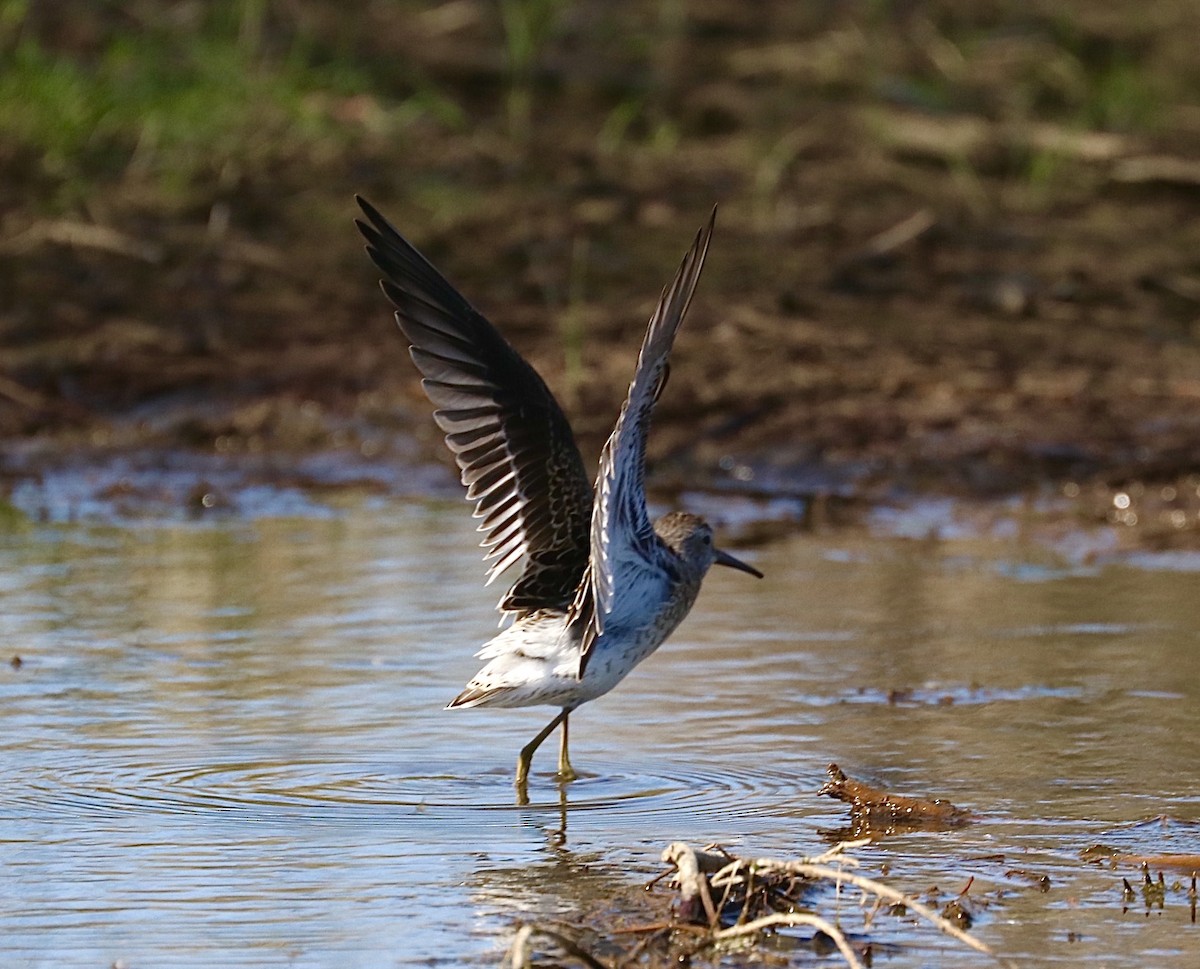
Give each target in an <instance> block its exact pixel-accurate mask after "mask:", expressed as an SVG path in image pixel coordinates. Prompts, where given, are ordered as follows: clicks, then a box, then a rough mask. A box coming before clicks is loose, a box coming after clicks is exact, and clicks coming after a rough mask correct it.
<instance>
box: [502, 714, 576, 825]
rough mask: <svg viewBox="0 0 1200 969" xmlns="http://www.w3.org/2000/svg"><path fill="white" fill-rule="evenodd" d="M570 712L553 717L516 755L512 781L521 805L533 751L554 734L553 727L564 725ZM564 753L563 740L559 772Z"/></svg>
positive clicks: (527, 782) (527, 784)
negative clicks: (515, 769)
mask: <svg viewBox="0 0 1200 969" xmlns="http://www.w3.org/2000/svg"><path fill="white" fill-rule="evenodd" d="M570 712H571V711H570V710H563V711H562V712H561V713H560V714H559V715H558V716H557V717H555V718H554V719H553V720H551V721H550V722H549V723H548V724H546V726H544V727H543V728H542V729H541V730H540V731H539V732H538V735H537V736H536V737H534V738H533V739H532V740H531V741H529V743H527V744H526V745H525V746H524V747H522V748H521V753H520V754H518V755H517V777H516V780H515V781H514V785H515V786H516V788H517V795H518V797H519V798H520V800H521V802H522V803H524V802H525V801H526V800H527V799H528V797H527V788H528V786H529V762H530V761H532V760H533V753H534V751H535V750H537V749H538V748H539V747H540V746H541V745H542V741H543V740H545V739H546V738H547V737H549V736H550V734H551V733H553V732H554V728H555V727H557V726H558V725H559V724H560V723H561V724H564V725H565V723H566V720H567V714H568V713H570ZM565 751H566V740H565V738H564V740H563V752H562V753H560V754H559V770H560V771H561V770H562V759H563V757H564V756H565ZM570 766H571V765H570V764H567V767H568V768H569V767H570Z"/></svg>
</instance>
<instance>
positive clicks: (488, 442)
mask: <svg viewBox="0 0 1200 969" xmlns="http://www.w3.org/2000/svg"><path fill="white" fill-rule="evenodd" d="M358 204H359V205H360V206H361V207H362V210H363V213H364V214H365V215H366V219H367V221H366V222H362V221H357V222H356V224H357V225H358V228H359V231H360V232H362V234H363V236H364V237H365V238H366V240H367V253H368V254H369V255H370V257H371V259H372V260H373V261H374V263H375V265H376V266H377V267H379V270H380V271H381V272H382V273H383V274H384V277H385V279H384V280H383V290H384V292H385V293H386V294H387V296H388V298H389V299H390V300H391V301H392V304H393V305H394V306H395V307H396V321H397V322H398V323H399V324H400V329H401V330H402V331H403V333H404V335H405V337H407V338H408V341H409V343H410V344H412V346H411V349H410V353H411V354H412V358H413V361H414V362H415V363H416V365H417V368H418V369H419V370H420V371H421V373H422V375H423V376H424V378H425V379H424V380H422V381H421V386H422V387H423V388H424V390H425V393H426V395H427V396H428V397H429V399H430V401H432V402H433V404H434V406H435V407H436V408H437V409H436V410H435V411H434V414H433V417H434V420H435V421H437V424H438V427H440V428H441V429H442V430H443V431H444V432H445V435H446V444H447V445H448V446H449V448H450V450H451V451H453V452H454V457H455V460H456V461H457V462H458V466H459V468H460V469H461V471H462V483H463V484H464V485H466V487H467V500H468V501H473V502H475V517H476V518H481V519H483V521H482V522H481V523H480V525H479V531H481V532H483V533H484V537H483V540H482V542H481V543H480V544H481V545H483V546H484V547H485V548H487V549H488V552H487V554H486V555H485V556H484V560H485V561H490V562H491V565H490V566H489V568H488V583H489V584H490V583H491V582H492V581H494V580H495V579H496V577H497V576H498V575H500V573H502V572H503V571H504V570H505V569H507V568H508V567H509V566H511V565H513V564H514V563H516V562H518V561H519V560H520V559H521V558H522V557H523V556H524V557H525V559H526V563H525V568H524V569H523V570H522V572H521V575H520V576H519V577H518V579H517V581H516V582H515V583H514V584H513V586H512V588H511V589H509V591H508V593H507V594H506V595H505V596H504V598H503V599H502V600H501V601H500V604H499V608H500V610H501V612H503V613H514V614H516V615H518V616H519V615H523V614H525V613H528V612H532V611H535V610H537V609H541V608H555V607H557V608H563V607H565V606H566V605H568V604H569V603H570V602H571V600H572V597H573V596H574V595H575V592H576V589H577V588H578V586H579V583H580V580H581V577H582V575H583V572H584V569H585V567H586V565H587V558H588V527H589V520H590V518H591V509H592V487H591V483H590V482H589V480H588V476H587V473H586V471H585V470H584V467H583V460H582V458H580V456H579V448H578V446H577V445H576V443H575V438H574V436H573V435H572V433H571V427H570V425H569V424H568V423H567V419H566V417H565V416H564V415H563V412H562V408H560V407H559V406H558V402H557V401H556V400H555V399H554V395H553V394H551V393H550V390H549V388H547V387H546V384H545V383H544V382H543V380H542V378H541V377H539V376H538V374H537V371H535V370H534V369H533V367H531V366H530V365H529V364H528V363H527V362H526V361H525V360H524V359H522V357H521V356H520V354H518V353H517V351H516V350H514V349H513V348H512V347H511V346H510V345H509V344H508V342H507V341H506V340H505V339H504V337H502V336H501V335H500V333H499V332H498V331H497V330H496V328H495V327H494V326H492V324H491V323H489V322H488V321H487V320H486V319H485V318H484V317H483V316H482V315H481V314H480V313H478V312H477V311H476V310H475V308H474V307H472V306H471V304H470V303H468V302H467V301H466V300H465V299H463V297H462V296H460V295H459V293H458V292H457V291H456V290H455V289H454V287H453V286H451V285H450V284H449V283H448V282H447V281H446V280H445V278H443V276H442V275H441V273H439V272H438V271H437V270H436V269H434V268H433V266H432V265H431V264H430V263H429V261H428V260H427V259H426V258H425V257H424V256H422V255H421V254H420V253H419V252H418V251H417V250H416V248H414V247H413V245H412V244H411V243H409V242H408V241H407V240H405V239H404V238H403V237H402V236H401V235H400V233H399V232H397V231H396V230H395V228H393V227H392V225H391V224H390V223H389V222H388V221H387V220H386V219H385V218H384V217H383V216H382V215H380V214H379V212H378V211H377V210H376V209H375V208H374V207H373V206H371V205H370V204H369V203H367V202H366V201H364V200H363V199H361V198H360V199H358Z"/></svg>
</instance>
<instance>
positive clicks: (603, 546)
mask: <svg viewBox="0 0 1200 969" xmlns="http://www.w3.org/2000/svg"><path fill="white" fill-rule="evenodd" d="M716 218H717V210H716V208H714V209H713V211H712V215H711V216H710V217H709V220H708V223H707V224H706V225H705V226H703V227H702V228H701V229H700V231H699V232H697V233H696V239H695V241H694V242H693V243H692V247H691V249H689V250H688V253H687V255H686V256H684V258H683V262H682V263H681V264H680V267H679V271H678V272H677V273H676V274H675V279H674V280H673V281H672V282H671V284H670V285H669V286H667V287H666V289H664V290H663V292H662V296H661V298H660V299H659V302H658V307H657V308H656V309H655V311H654V315H653V316H651V317H650V322H649V324H648V326H647V328H646V336H645V338H644V339H643V340H642V348H641V351H640V352H639V354H638V361H637V369H636V370H635V371H634V375H633V381H632V382H631V383H630V385H629V393H628V395H627V396H626V398H625V403H624V404H623V405H622V407H621V414H620V416H619V417H618V418H617V423H616V426H615V427H614V428H613V431H612V434H611V435H610V436H609V438H608V442H607V443H606V444H605V445H604V451H603V453H602V454H601V457H600V471H599V474H598V476H597V479H596V488H595V492H596V495H595V504H594V506H593V508H592V520H591V528H590V536H589V542H590V549H591V554H590V556H589V559H588V563H587V571H586V574H585V576H584V580H583V582H582V583H581V584H580V587H579V593H578V595H577V596H576V598H575V601H574V603H573V604H572V619H571V621H572V623H573V624H577V623H586V626H585V628H584V630H583V633H582V656H581V662H580V675H581V676H582V675H583V669H584V667H585V666H586V665H587V661H588V657H589V656H590V654H591V650H592V647H593V645H594V644H595V641H596V639H597V638H598V637H599V636H600V634H601V633H602V632H603V631H604V620H605V617H606V616H607V615H608V613H609V612H610V611H611V609H612V603H613V578H614V574H615V569H614V567H613V566H614V559H616V558H617V557H619V556H623V557H630V556H638V557H641V558H642V559H645V560H647V561H653V556H654V554H655V550H656V548H657V545H656V542H657V536H656V535H655V534H654V528H653V526H652V525H651V523H650V516H649V514H648V512H647V511H646V492H645V486H644V480H645V473H646V433H647V431H648V430H649V426H650V417H651V414H652V412H653V410H654V404H655V402H656V401H657V400H658V397H659V394H661V393H662V389H663V386H664V384H665V382H666V379H667V374H668V358H669V357H670V354H671V348H672V346H673V345H674V343H675V334H676V333H677V332H678V330H679V326H680V324H681V323H682V322H683V317H684V315H685V314H686V313H687V309H688V306H689V305H690V303H691V301H692V295H693V294H694V293H695V291H696V284H697V283H698V282H699V281H700V272H701V270H702V269H703V268H704V257H705V256H706V255H707V253H708V245H709V242H710V240H711V239H712V232H713V226H714V224H715V222H716Z"/></svg>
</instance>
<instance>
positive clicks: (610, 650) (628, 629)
mask: <svg viewBox="0 0 1200 969" xmlns="http://www.w3.org/2000/svg"><path fill="white" fill-rule="evenodd" d="M686 614H687V610H686V609H678V608H672V604H671V603H670V602H668V603H665V604H664V607H663V608H661V609H659V610H657V611H656V612H655V613H653V614H652V618H651V620H650V621H648V622H644V623H639V624H637V625H631V624H627V623H620V622H610V623H609V624H607V625H606V627H605V630H604V633H603V635H601V636H600V638H599V639H598V640H596V643H595V646H594V647H593V651H592V655H591V656H590V657H589V658H588V663H587V668H586V669H585V670H584V674H583V682H582V683H581V686H582V687H583V689H584V691H585V692H587V694H588V698H589V699H591V698H593V697H598V696H600V695H602V694H604V693H607V692H608V691H609V690H611V689H612V688H613V687H614V686H616V685H617V684H618V683H620V682H621V681H622V680H623V679H625V677H626V676H628V675H629V673H630V671H631V670H633V668H634V667H635V666H637V665H638V664H639V663H640V662H642V660H644V659H646V657H648V656H649V655H650V654H651V653H653V652H654V651H655V650H656V649H658V647H659V646H661V645H662V644H663V642H664V640H666V638H667V637H668V636H670V635H671V633H672V632H674V631H675V627H676V626H678V625H679V623H680V621H681V620H682V619H683V617H684V615H686Z"/></svg>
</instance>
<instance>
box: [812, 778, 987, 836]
mask: <svg viewBox="0 0 1200 969" xmlns="http://www.w3.org/2000/svg"><path fill="white" fill-rule="evenodd" d="M827 770H828V773H829V780H828V781H826V782H825V783H824V784H823V785H822V786H821V789H820V790H819V791H817V794H818V795H824V796H825V797H833V798H837V800H839V801H845V802H846V803H847V804H849V805H850V835H851V837H852V838H854V839H859V838H878V837H881V836H883V835H887V834H895V833H897V832H900V831H913V830H932V831H946V830H948V829H950V828H958V827H962V826H963V825H964V824H969V823H970V822H971V820H972V816H971V812H970V811H966V810H964V809H963V808H960V807H956V806H955V805H953V804H951V803H950V802H949V801H947V800H944V799H942V798H935V799H933V800H930V799H928V798H923V797H910V796H909V795H906V794H892V793H890V792H888V791H885V790H883V789H881V788H878V787H872V786H871V785H870V784H866V783H864V782H863V781H856V780H855V779H854V778H852V777H847V776H846V774H845V772H844V771H843V770H842V769H841V768H840V767H838V765H837V764H830V765H829V767H828V768H827Z"/></svg>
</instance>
